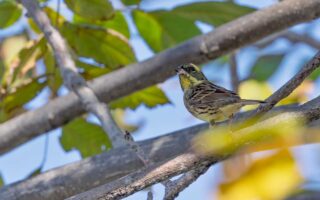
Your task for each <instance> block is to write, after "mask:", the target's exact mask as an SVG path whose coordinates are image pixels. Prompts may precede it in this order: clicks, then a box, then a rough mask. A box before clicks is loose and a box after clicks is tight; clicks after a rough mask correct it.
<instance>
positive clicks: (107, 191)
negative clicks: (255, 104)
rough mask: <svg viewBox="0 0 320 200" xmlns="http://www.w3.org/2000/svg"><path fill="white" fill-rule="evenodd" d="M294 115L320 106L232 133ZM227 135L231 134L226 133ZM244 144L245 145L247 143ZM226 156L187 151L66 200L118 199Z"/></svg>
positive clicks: (317, 114)
mask: <svg viewBox="0 0 320 200" xmlns="http://www.w3.org/2000/svg"><path fill="white" fill-rule="evenodd" d="M293 118H295V119H305V120H306V121H307V122H311V121H313V120H316V119H319V118H320V108H315V109H310V110H305V111H302V112H298V113H293V112H290V113H282V114H280V115H278V116H274V117H271V118H269V119H266V120H264V121H262V122H259V123H257V124H254V125H253V126H250V127H248V128H244V129H241V130H239V131H237V132H236V133H234V135H239V136H240V137H241V136H242V135H244V136H245V137H246V138H248V134H251V133H253V134H255V133H256V132H255V131H254V130H260V129H261V128H262V127H264V126H267V127H270V126H272V125H274V124H278V123H280V122H286V121H288V120H289V119H291V120H292V119H293ZM226 134H230V133H229V132H228V133H226ZM251 136H252V135H251ZM251 144H252V143H251ZM246 145H248V144H247V143H246ZM242 147H243V146H242ZM227 157H228V155H227V152H223V153H222V152H220V153H219V152H218V153H217V154H215V155H212V154H207V155H202V154H198V153H196V152H194V151H192V150H190V151H187V152H186V153H184V154H182V155H179V156H177V157H176V158H174V159H171V160H169V161H166V162H164V163H162V164H155V165H154V166H150V167H147V168H144V169H141V170H139V171H137V172H134V173H131V174H129V175H127V176H125V177H123V178H120V179H117V180H115V181H113V182H111V183H107V184H105V185H102V186H99V187H96V188H94V189H91V190H89V191H87V192H84V193H81V194H78V195H75V196H73V197H70V198H68V200H97V199H99V200H114V199H120V198H123V197H126V196H129V195H130V194H133V193H135V192H137V191H140V190H142V189H144V188H146V187H149V186H151V185H153V184H155V183H159V182H161V181H163V180H166V179H168V178H170V177H173V176H176V175H179V174H181V173H185V172H187V171H190V170H193V169H198V168H200V167H202V166H203V165H211V164H213V163H216V162H218V161H220V160H222V159H225V158H227Z"/></svg>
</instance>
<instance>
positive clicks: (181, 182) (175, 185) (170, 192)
mask: <svg viewBox="0 0 320 200" xmlns="http://www.w3.org/2000/svg"><path fill="white" fill-rule="evenodd" d="M210 166H211V163H210V162H208V163H204V164H203V165H202V166H200V167H199V168H196V169H193V170H191V171H189V172H186V173H185V174H184V175H183V176H182V177H180V178H179V179H177V180H175V181H172V182H171V183H170V184H168V185H167V187H166V191H165V196H164V199H165V200H173V199H175V198H176V197H177V196H178V195H179V193H180V192H182V191H183V190H184V189H186V188H187V187H188V186H189V185H190V184H192V183H193V182H194V181H196V180H197V179H198V178H199V176H201V175H202V174H204V173H206V171H207V170H208V169H209V168H210Z"/></svg>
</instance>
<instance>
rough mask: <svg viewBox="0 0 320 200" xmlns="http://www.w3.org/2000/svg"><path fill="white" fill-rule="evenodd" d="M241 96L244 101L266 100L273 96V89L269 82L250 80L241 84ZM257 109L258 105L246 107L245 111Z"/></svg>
mask: <svg viewBox="0 0 320 200" xmlns="http://www.w3.org/2000/svg"><path fill="white" fill-rule="evenodd" d="M239 94H240V96H241V98H243V99H258V100H264V99H266V98H268V97H269V96H270V95H271V94H272V89H271V87H270V85H269V84H268V83H267V82H258V81H255V80H249V81H245V82H243V83H241V84H240V87H239ZM256 107H257V106H256V105H253V106H246V107H244V110H251V109H253V108H256Z"/></svg>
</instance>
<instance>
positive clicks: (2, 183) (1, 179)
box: [0, 174, 4, 187]
mask: <svg viewBox="0 0 320 200" xmlns="http://www.w3.org/2000/svg"><path fill="white" fill-rule="evenodd" d="M2 186H4V181H3V178H2V175H1V174H0V187H2Z"/></svg>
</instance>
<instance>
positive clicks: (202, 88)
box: [189, 81, 240, 106]
mask: <svg viewBox="0 0 320 200" xmlns="http://www.w3.org/2000/svg"><path fill="white" fill-rule="evenodd" d="M189 99H190V101H191V102H193V103H195V104H198V105H203V104H205V105H211V104H212V106H213V105H214V106H224V105H228V104H231V103H235V102H238V101H239V99H240V97H239V95H238V94H237V93H235V92H233V91H230V90H227V89H225V88H223V87H220V86H217V85H215V84H213V83H211V82H209V81H205V82H203V83H201V84H199V85H196V86H195V87H194V88H193V92H192V94H190V96H189Z"/></svg>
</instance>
